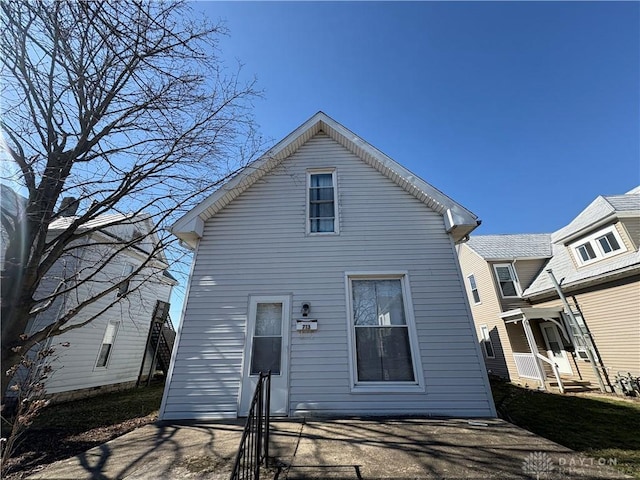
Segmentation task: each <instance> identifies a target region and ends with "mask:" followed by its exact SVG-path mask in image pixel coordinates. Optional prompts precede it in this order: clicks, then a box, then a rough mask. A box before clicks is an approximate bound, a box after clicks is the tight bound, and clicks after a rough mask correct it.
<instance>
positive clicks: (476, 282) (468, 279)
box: [467, 273, 482, 305]
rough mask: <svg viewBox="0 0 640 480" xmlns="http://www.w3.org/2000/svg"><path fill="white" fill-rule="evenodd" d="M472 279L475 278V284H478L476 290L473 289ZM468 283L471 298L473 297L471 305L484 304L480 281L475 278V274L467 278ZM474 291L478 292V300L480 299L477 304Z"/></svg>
mask: <svg viewBox="0 0 640 480" xmlns="http://www.w3.org/2000/svg"><path fill="white" fill-rule="evenodd" d="M471 278H473V281H474V282H475V284H476V288H475V289H474V288H473V285H472V284H471ZM467 282H468V283H469V296H470V297H471V303H472V304H473V305H480V304H481V303H482V299H481V298H480V290H479V289H478V281H477V280H476V276H475V274H473V273H472V274H470V275H468V276H467ZM474 290H475V291H476V292H478V298H479V300H478V301H477V302H476V299H475V297H474V296H473V291H474Z"/></svg>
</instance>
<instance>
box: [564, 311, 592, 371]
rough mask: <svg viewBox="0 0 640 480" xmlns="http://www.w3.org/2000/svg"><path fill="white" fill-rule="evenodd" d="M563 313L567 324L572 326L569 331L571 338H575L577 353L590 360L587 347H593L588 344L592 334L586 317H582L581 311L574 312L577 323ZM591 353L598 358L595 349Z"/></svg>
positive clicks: (574, 343)
mask: <svg viewBox="0 0 640 480" xmlns="http://www.w3.org/2000/svg"><path fill="white" fill-rule="evenodd" d="M562 315H563V317H564V318H565V322H566V324H567V325H569V327H570V328H569V331H570V332H571V339H572V340H573V345H574V346H575V348H576V354H577V355H578V357H580V358H581V359H583V360H587V361H588V360H589V355H588V354H587V349H589V348H591V347H590V346H589V345H588V342H589V340H588V339H589V337H590V335H591V334H590V333H589V329H588V328H587V325H586V324H585V323H584V319H583V318H582V315H580V314H579V313H574V314H573V317H574V318H575V319H576V322H577V324H572V322H570V321H569V319H568V318H567V317H568V316H567V315H566V314H564V313H563V314H562ZM585 339H586V341H585ZM591 354H592V355H593V357H594V358H597V354H596V352H595V351H594V350H593V349H592V350H591Z"/></svg>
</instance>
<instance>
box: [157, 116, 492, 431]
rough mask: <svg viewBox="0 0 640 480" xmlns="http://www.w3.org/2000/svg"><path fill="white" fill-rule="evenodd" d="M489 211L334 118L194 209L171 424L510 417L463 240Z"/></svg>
mask: <svg viewBox="0 0 640 480" xmlns="http://www.w3.org/2000/svg"><path fill="white" fill-rule="evenodd" d="M478 223H479V222H478V220H477V217H476V216H475V215H474V214H472V213H471V212H469V211H468V210H466V209H465V208H463V207H462V206H460V205H459V204H458V203H456V202H455V201H453V200H452V199H451V198H449V197H447V196H446V195H445V194H443V193H442V192H440V191H439V190H437V189H435V188H434V187H433V186H431V185H429V184H428V183H426V182H425V181H423V180H421V179H420V178H418V177H416V176H415V175H414V174H412V173H411V172H409V171H407V170H406V169H405V168H403V167H402V166H401V165H399V164H398V163H396V162H395V161H393V160H392V159H391V158H389V157H387V156H386V155H384V154H383V153H381V152H380V151H378V150H376V149H375V148H374V147H372V146H371V145H369V144H368V143H367V142H365V141H364V140H362V139H361V138H359V137H358V136H357V135H355V134H354V133H352V132H351V131H349V130H347V129H346V128H345V127H343V126H342V125H340V124H339V123H337V122H336V121H335V120H333V119H331V118H329V117H328V116H327V115H325V114H324V113H322V112H319V113H317V114H316V115H314V116H313V117H311V118H310V119H309V120H308V121H307V122H305V123H304V124H303V125H301V126H300V127H299V128H298V129H296V130H295V131H294V132H293V133H291V134H290V135H289V136H287V137H286V138H285V139H284V140H282V141H281V142H280V143H278V144H277V145H276V146H275V147H273V148H272V149H271V150H270V151H269V152H267V153H266V154H265V155H264V156H262V157H261V158H260V159H258V160H257V161H256V162H254V163H252V164H251V165H249V166H248V167H247V168H246V169H244V170H243V171H242V172H241V173H240V174H238V175H237V176H235V177H234V178H232V179H231V180H230V181H229V182H228V183H227V184H225V185H223V186H222V187H221V188H220V189H218V190H217V191H216V192H214V193H213V194H212V195H211V196H210V197H209V198H207V199H206V200H205V201H203V202H202V203H201V204H200V205H198V206H197V207H196V208H194V209H193V210H192V211H191V212H189V213H188V214H186V215H185V216H184V217H183V218H181V219H180V220H178V222H177V223H176V224H175V225H174V227H173V229H172V230H173V232H174V234H175V235H177V236H178V237H179V238H180V239H181V240H182V241H183V242H184V243H186V244H187V245H189V246H191V248H193V249H194V259H193V265H192V272H191V275H190V280H189V285H188V289H187V296H186V299H185V306H184V310H183V316H182V320H181V324H180V328H179V330H178V336H177V345H176V348H175V349H174V352H173V358H172V362H171V372H170V374H169V378H168V381H167V384H166V387H165V392H164V396H163V400H162V405H161V409H160V418H161V419H163V420H174V419H201V420H202V419H215V418H224V417H227V418H229V417H230V418H235V417H237V416H244V415H246V414H247V410H248V405H249V400H250V397H251V395H252V393H253V390H254V385H255V381H256V374H257V373H258V372H259V371H261V370H262V371H266V370H271V371H272V373H273V380H272V394H271V401H272V413H273V414H275V415H283V416H296V415H306V414H312V415H334V414H342V415H414V414H415V415H444V416H467V417H491V416H494V415H495V408H494V405H493V401H492V397H491V391H490V387H489V383H488V379H487V375H486V372H485V369H484V364H483V362H482V356H481V354H480V349H479V346H478V344H477V342H476V340H475V334H474V328H473V323H472V319H471V314H470V311H469V305H468V302H467V299H466V295H465V292H464V286H463V280H462V276H461V273H460V269H459V266H458V262H457V257H456V251H455V244H456V243H457V242H459V241H461V240H462V239H463V238H465V237H466V236H467V235H468V234H469V233H470V232H471V231H472V230H473V229H474V228H476V226H477V225H478Z"/></svg>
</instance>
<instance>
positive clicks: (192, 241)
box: [171, 112, 480, 248]
mask: <svg viewBox="0 0 640 480" xmlns="http://www.w3.org/2000/svg"><path fill="white" fill-rule="evenodd" d="M320 131H323V132H325V133H327V134H328V135H329V136H330V137H332V138H333V139H334V140H335V141H337V142H338V143H340V144H341V145H342V146H344V147H345V148H347V149H348V150H349V151H351V152H352V153H354V154H355V155H357V156H359V157H360V158H362V159H363V160H364V161H365V162H366V163H368V164H369V165H371V166H372V167H373V168H375V169H376V170H378V171H379V172H381V173H382V174H384V175H386V176H387V177H389V178H390V179H391V180H392V181H393V182H394V183H396V184H398V185H399V186H400V187H402V188H403V189H404V190H405V191H407V192H409V193H411V194H412V195H414V196H415V197H416V198H418V199H419V200H420V201H422V202H423V203H424V204H426V205H427V206H428V207H430V208H431V209H433V210H434V211H435V212H437V213H439V214H440V215H443V216H444V218H445V227H446V230H447V232H448V233H450V234H451V235H452V236H453V238H454V240H455V241H456V242H459V241H461V240H462V239H464V238H465V237H466V236H467V235H469V233H471V232H472V231H473V230H474V229H475V228H477V226H478V225H479V224H480V223H479V220H478V217H477V216H476V215H475V214H473V213H472V212H471V211H469V210H467V209H466V208H465V207H463V206H462V205H460V204H459V203H457V202H455V201H454V200H453V199H451V198H450V197H448V196H447V195H445V194H444V193H442V192H440V191H439V190H438V189H436V188H435V187H433V186H432V185H430V184H429V183H427V182H425V181H424V180H422V179H420V178H419V177H417V176H416V175H414V174H413V173H411V172H410V171H409V170H407V169H405V168H404V167H402V166H401V165H400V164H398V163H397V162H396V161H395V160H393V159H391V158H390V157H388V156H387V155H385V154H384V153H382V152H380V151H379V150H377V149H376V148H375V147H373V146H372V145H370V144H369V143H368V142H366V141H365V140H363V139H361V138H360V137H358V136H357V135H356V134H354V133H353V132H351V131H350V130H349V129H347V128H346V127H344V126H343V125H341V124H339V123H338V122H336V121H335V120H333V119H332V118H331V117H329V116H328V115H326V114H325V113H323V112H318V113H316V114H315V115H313V116H312V117H311V118H310V119H309V120H307V121H306V122H304V123H303V124H302V125H301V126H299V127H298V128H296V129H295V130H294V131H293V132H291V133H290V134H289V135H287V136H286V137H285V138H284V139H283V140H281V141H280V142H278V143H277V144H276V145H275V146H274V147H272V148H271V149H270V150H269V151H267V152H266V153H265V154H264V155H262V156H261V157H260V158H259V159H258V160H256V161H254V162H252V163H250V164H249V165H247V166H246V167H245V168H244V169H242V170H241V171H240V172H238V173H237V174H236V175H235V176H233V177H232V178H231V179H230V180H229V181H227V182H226V183H225V184H223V185H222V186H220V188H218V189H217V190H216V191H215V192H213V193H212V194H211V195H210V196H209V197H207V198H206V199H205V200H203V201H202V202H200V203H199V204H198V205H197V206H195V207H194V208H193V209H191V210H190V211H189V212H187V213H186V214H185V215H183V216H182V217H181V218H179V219H178V220H177V221H176V222H175V224H174V225H173V226H172V228H171V232H172V233H173V234H174V235H176V236H177V237H178V238H179V239H180V240H182V241H183V242H184V243H185V244H187V245H188V246H189V247H190V248H195V245H196V244H197V240H198V239H199V238H200V237H202V230H203V225H199V222H202V223H203V222H204V221H206V220H208V219H209V218H211V217H212V216H213V215H215V214H216V213H217V212H218V211H220V210H221V209H222V208H224V206H226V205H227V204H228V203H229V202H231V201H232V200H233V199H234V198H236V197H237V196H238V195H240V194H241V193H242V192H244V191H245V190H246V189H247V188H249V187H250V186H251V185H253V183H255V182H256V181H257V180H259V179H260V178H261V177H263V176H264V175H266V174H267V173H268V172H270V171H271V170H272V169H273V168H275V167H276V166H277V165H278V164H279V163H280V162H281V161H282V160H283V159H285V158H287V157H289V156H290V155H292V154H293V153H295V152H296V151H297V150H298V149H299V148H300V147H301V146H302V145H303V144H304V143H305V142H307V141H308V140H309V139H310V138H311V137H313V136H314V135H316V134H317V133H318V132H320Z"/></svg>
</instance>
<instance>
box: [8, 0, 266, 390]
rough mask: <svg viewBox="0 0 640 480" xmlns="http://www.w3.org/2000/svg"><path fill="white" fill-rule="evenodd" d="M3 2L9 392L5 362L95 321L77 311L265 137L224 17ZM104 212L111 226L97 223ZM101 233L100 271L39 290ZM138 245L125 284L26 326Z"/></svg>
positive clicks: (129, 0)
mask: <svg viewBox="0 0 640 480" xmlns="http://www.w3.org/2000/svg"><path fill="white" fill-rule="evenodd" d="M0 5H1V8H2V20H1V22H2V31H3V35H2V39H1V40H0V41H1V57H2V67H3V82H2V98H3V102H2V112H1V113H2V115H1V124H0V125H1V128H2V136H3V156H4V157H5V158H4V159H5V160H9V161H11V162H13V165H14V166H15V167H16V168H15V169H14V171H15V175H14V176H13V177H12V178H6V177H5V178H4V180H5V183H6V182H7V181H11V182H14V185H15V184H17V185H18V186H19V187H20V190H21V191H23V192H26V193H25V196H26V197H27V198H26V201H25V205H24V209H23V211H19V210H20V209H18V211H17V212H16V211H14V210H15V209H11V208H4V207H5V206H6V205H3V208H2V212H1V213H2V215H1V216H0V219H1V220H2V230H3V232H2V233H3V237H4V238H3V241H4V242H3V243H4V245H3V248H4V249H5V251H4V257H3V264H2V279H1V281H2V284H1V294H2V306H1V309H2V311H1V315H2V359H1V361H2V369H3V373H2V395H3V399H4V398H5V392H6V391H7V386H8V385H9V383H10V378H9V375H8V373H7V370H8V369H9V367H10V366H11V365H14V364H17V363H18V362H19V361H20V358H21V355H22V354H23V353H24V352H25V351H27V350H29V349H30V348H31V347H32V346H34V345H35V344H37V343H38V342H41V341H42V340H43V339H45V338H47V337H51V336H55V335H58V334H60V333H61V332H64V331H67V330H69V329H71V328H78V327H80V326H82V325H84V324H86V323H87V322H89V321H92V319H93V318H95V317H96V315H93V316H91V317H89V318H84V317H83V320H82V322H78V321H75V322H74V318H77V316H78V315H79V314H80V313H82V312H83V311H86V309H87V307H88V306H90V305H92V304H95V302H96V301H98V300H100V299H104V298H105V297H106V296H107V295H110V294H112V293H113V292H114V291H117V290H118V289H121V287H122V285H123V284H125V283H126V282H129V281H130V280H131V278H132V277H134V276H136V275H137V276H138V278H139V277H140V275H141V274H143V273H144V272H145V271H146V270H144V269H145V268H147V267H149V266H150V265H152V263H151V262H152V259H154V258H157V255H158V252H159V251H160V250H164V249H166V247H167V245H168V243H169V242H170V241H171V240H170V236H169V235H168V233H167V231H166V229H165V227H166V225H167V224H169V223H170V222H171V221H172V220H175V218H177V217H178V216H180V215H181V214H182V213H184V212H185V211H186V210H188V209H189V208H190V207H192V206H193V205H194V204H195V203H196V202H197V201H199V200H200V199H201V198H202V196H203V195H204V193H205V192H209V193H210V191H211V189H212V188H215V186H216V185H219V184H220V183H221V182H222V181H224V179H226V178H228V176H229V175H232V174H233V173H234V171H236V170H237V169H238V168H242V166H243V165H245V164H246V163H247V162H248V161H249V160H250V159H251V157H252V156H253V155H254V153H255V152H256V151H257V150H258V149H259V148H260V145H259V144H258V142H259V139H258V137H257V135H255V129H254V122H253V117H252V115H251V112H252V103H251V102H252V101H253V99H255V98H256V97H257V96H259V92H257V91H256V89H255V84H254V82H253V81H249V82H247V83H243V82H241V81H240V78H239V73H240V70H239V67H238V69H237V70H234V71H232V72H231V73H229V72H228V71H227V70H226V69H225V68H224V65H223V64H222V62H221V60H220V58H219V57H218V56H217V55H218V50H217V42H218V39H219V38H220V36H221V35H225V34H226V30H225V28H224V26H223V25H222V24H211V23H209V22H208V21H205V20H202V19H196V17H195V15H194V14H193V12H191V10H190V8H189V6H188V5H187V4H186V3H184V2H164V1H154V0H126V1H115V0H114V1H107V2H92V1H77V2H73V1H62V0H61V1H37V2H36V1H33V2H32V1H28V0H24V1H15V0H11V1H10V0H6V1H4V0H2V1H1V2H0ZM228 159H233V160H234V161H235V162H236V163H230V162H229V160H228ZM64 197H73V198H75V199H77V200H78V201H79V202H80V205H81V208H80V209H79V210H78V211H77V213H76V214H74V215H67V213H68V212H67V213H65V212H64V211H61V205H60V204H61V200H62V199H63V198H64ZM67 207H69V205H68V204H65V205H64V206H62V210H65V209H66V208H67ZM106 214H109V217H106V218H108V219H109V220H108V222H107V223H106V224H105V222H98V221H96V220H97V219H99V218H105V215H106ZM63 215H66V218H65V220H66V221H64V222H61V221H59V220H60V217H61V216H63ZM140 215H143V216H144V218H145V219H147V220H149V222H148V223H149V224H150V225H152V227H151V228H150V229H147V230H145V231H144V232H143V233H142V234H140V232H138V234H137V235H133V236H128V237H126V238H125V237H120V236H118V235H115V234H113V232H114V231H118V226H119V225H120V224H130V223H131V222H132V218H140ZM56 219H58V221H57V222H54V221H56ZM52 222H54V223H56V225H57V227H56V230H55V231H52V230H51V229H50V228H49V226H50V225H51V224H52ZM109 232H111V233H109ZM96 233H101V234H103V236H102V237H100V238H102V239H103V240H102V244H103V245H104V246H105V248H106V250H105V252H106V253H105V254H103V255H101V260H100V261H99V262H97V264H96V266H95V269H92V270H91V272H78V271H74V270H73V269H68V271H67V273H65V274H64V275H62V276H60V278H55V280H56V282H57V283H55V287H54V288H49V289H43V288H42V287H43V282H44V281H45V280H47V279H48V282H49V283H51V275H52V273H51V272H52V268H53V266H54V265H56V264H58V265H59V262H61V261H62V260H63V259H66V258H73V257H74V255H78V251H79V248H81V246H82V245H83V240H85V239H86V238H88V236H90V235H94V236H95V235H96ZM142 237H144V238H142ZM150 239H152V241H151V240H150ZM143 244H144V245H146V247H144V248H143V247H141V245H143ZM107 247H108V248H107ZM130 247H136V248H138V249H139V250H140V252H142V254H143V255H145V256H146V259H147V262H146V263H145V264H143V265H141V266H140V267H139V268H137V269H136V270H134V271H132V272H130V273H129V274H128V275H127V276H125V277H123V278H121V279H120V280H119V281H117V282H114V281H102V283H98V284H99V285H102V287H101V288H95V287H92V288H93V290H92V291H93V294H92V295H91V296H90V297H89V298H82V299H79V300H78V301H76V302H73V305H72V306H70V307H69V308H67V309H66V310H65V309H63V311H62V312H61V314H60V315H58V316H57V317H56V321H54V322H53V323H50V324H48V325H45V326H43V327H42V328H40V329H38V330H37V331H34V332H30V333H29V334H25V332H26V327H27V325H28V324H29V321H30V320H32V319H34V318H35V317H36V316H37V315H39V314H42V313H43V312H45V311H46V310H47V309H50V308H52V305H55V304H56V299H58V298H60V296H61V295H66V294H68V293H69V292H72V291H73V290H74V289H78V288H79V286H81V285H82V284H83V283H86V282H96V281H97V280H98V279H99V277H100V272H101V271H102V270H103V269H104V268H105V266H106V265H108V263H109V262H110V261H112V260H113V258H114V256H115V255H117V254H118V253H119V252H122V251H123V250H124V249H126V248H130ZM65 271H66V270H65ZM129 293H130V292H129ZM125 301H126V298H125V296H118V297H117V299H116V300H114V302H125Z"/></svg>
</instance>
